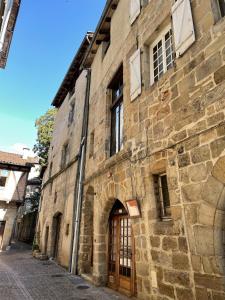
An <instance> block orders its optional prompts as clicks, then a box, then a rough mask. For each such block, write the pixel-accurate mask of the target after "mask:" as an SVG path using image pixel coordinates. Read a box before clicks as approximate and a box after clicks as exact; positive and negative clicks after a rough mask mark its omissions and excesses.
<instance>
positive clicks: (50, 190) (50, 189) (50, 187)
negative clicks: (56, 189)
mask: <svg viewBox="0 0 225 300" xmlns="http://www.w3.org/2000/svg"><path fill="white" fill-rule="evenodd" d="M52 188H53V182H52V181H51V182H50V184H49V195H51V194H52Z"/></svg>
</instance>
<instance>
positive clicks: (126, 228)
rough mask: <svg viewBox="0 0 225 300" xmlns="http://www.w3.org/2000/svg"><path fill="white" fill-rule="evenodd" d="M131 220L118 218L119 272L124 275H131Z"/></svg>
mask: <svg viewBox="0 0 225 300" xmlns="http://www.w3.org/2000/svg"><path fill="white" fill-rule="evenodd" d="M131 239H132V237H131V222H130V219H128V218H122V219H121V220H120V259H119V262H120V266H119V273H120V275H122V276H125V277H131V259H132V240H131Z"/></svg>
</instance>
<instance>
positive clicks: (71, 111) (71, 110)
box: [68, 103, 75, 126]
mask: <svg viewBox="0 0 225 300" xmlns="http://www.w3.org/2000/svg"><path fill="white" fill-rule="evenodd" d="M74 109H75V103H72V104H71V105H70V111H69V116H68V126H70V125H71V124H72V123H73V118H74Z"/></svg>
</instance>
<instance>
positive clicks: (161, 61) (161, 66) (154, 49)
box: [150, 27, 174, 84]
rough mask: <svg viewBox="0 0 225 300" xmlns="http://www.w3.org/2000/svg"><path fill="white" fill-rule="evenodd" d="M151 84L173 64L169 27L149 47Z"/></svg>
mask: <svg viewBox="0 0 225 300" xmlns="http://www.w3.org/2000/svg"><path fill="white" fill-rule="evenodd" d="M150 58H151V84H153V83H154V82H156V81H158V80H159V78H160V77H161V76H162V75H163V74H164V73H165V72H166V71H167V70H169V69H170V68H171V67H172V66H173V64H174V50H173V40H172V30H171V27H167V28H166V30H164V31H163V32H162V34H161V35H160V37H159V38H158V39H157V40H156V41H155V42H154V43H153V44H152V46H151V47H150Z"/></svg>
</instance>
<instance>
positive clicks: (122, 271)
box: [108, 200, 136, 296]
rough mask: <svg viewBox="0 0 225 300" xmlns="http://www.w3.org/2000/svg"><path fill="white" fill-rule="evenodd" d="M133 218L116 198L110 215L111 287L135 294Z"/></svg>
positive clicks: (109, 279) (109, 268) (109, 282)
mask: <svg viewBox="0 0 225 300" xmlns="http://www.w3.org/2000/svg"><path fill="white" fill-rule="evenodd" d="M134 258H135V255H134V238H133V234H132V228H131V219H130V218H129V216H128V214H127V211H126V209H125V207H124V206H123V204H122V203H121V202H120V201H119V200H116V202H115V204H114V206H113V208H112V210H111V213H110V216H109V257H108V285H109V287H111V288H113V289H115V290H118V291H120V292H122V293H125V294H127V295H129V296H131V295H134V294H135V292H136V289H135V261H134Z"/></svg>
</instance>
